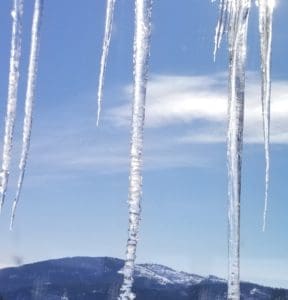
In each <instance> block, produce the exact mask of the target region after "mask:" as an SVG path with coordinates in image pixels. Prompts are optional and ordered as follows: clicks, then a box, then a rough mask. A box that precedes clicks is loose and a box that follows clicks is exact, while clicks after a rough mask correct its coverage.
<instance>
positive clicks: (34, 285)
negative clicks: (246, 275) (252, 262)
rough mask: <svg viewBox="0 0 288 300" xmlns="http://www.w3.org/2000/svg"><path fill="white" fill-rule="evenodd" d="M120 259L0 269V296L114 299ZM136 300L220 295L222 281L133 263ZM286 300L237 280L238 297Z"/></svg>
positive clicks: (202, 299)
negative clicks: (239, 293)
mask: <svg viewBox="0 0 288 300" xmlns="http://www.w3.org/2000/svg"><path fill="white" fill-rule="evenodd" d="M123 265H124V261H123V260H121V259H119V258H113V257H105V256H104V257H87V256H76V257H65V258H59V259H51V260H44V261H40V262H34V263H29V264H24V265H21V266H18V267H9V268H4V269H1V270H0V299H1V296H2V299H3V300H12V299H13V300H15V299H19V300H20V299H21V300H56V299H60V300H61V299H69V300H80V299H81V300H92V299H97V300H104V299H107V300H114V299H117V296H118V294H119V288H120V286H121V283H122V275H121V274H120V273H121V269H122V267H123ZM134 291H135V292H136V294H137V300H148V299H149V300H154V299H155V300H156V299H157V300H162V299H163V300H164V299H165V300H198V299H199V300H210V299H211V300H215V299H218V300H222V299H223V300H224V299H226V298H227V283H226V280H224V279H222V278H218V277H216V276H213V275H209V276H206V277H205V276H200V275H197V274H190V273H187V272H182V271H176V270H174V269H172V268H170V267H167V266H164V265H161V264H147V263H144V264H138V265H136V267H135V284H134ZM242 299H243V300H268V299H271V300H273V299H275V300H276V299H277V300H288V290H285V289H277V288H271V287H266V286H261V285H259V284H254V283H250V282H242V283H241V300H242Z"/></svg>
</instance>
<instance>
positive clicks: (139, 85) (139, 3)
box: [119, 0, 152, 300]
mask: <svg viewBox="0 0 288 300" xmlns="http://www.w3.org/2000/svg"><path fill="white" fill-rule="evenodd" d="M151 11H152V0H136V1H135V35H134V92H133V97H134V99H133V109H132V110H133V111H132V133H131V135H132V136H131V150H130V151H131V152H130V155H131V157H130V159H131V160H130V183H129V201H128V204H129V229H128V241H127V248H126V261H125V265H124V268H123V271H122V272H123V275H124V281H123V284H122V287H121V291H120V296H119V299H120V300H132V299H135V295H134V293H133V292H132V285H133V273H134V265H135V259H136V248H137V242H138V232H139V221H140V212H141V197H142V175H141V173H142V149H143V129H144V119H145V98H146V84H147V73H148V60H149V47H150V31H151Z"/></svg>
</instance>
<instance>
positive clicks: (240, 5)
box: [0, 0, 275, 300]
mask: <svg viewBox="0 0 288 300" xmlns="http://www.w3.org/2000/svg"><path fill="white" fill-rule="evenodd" d="M251 1H252V0H219V2H220V3H219V7H220V9H219V10H220V12H219V20H218V24H217V27H216V34H215V50H214V58H215V56H216V53H217V50H218V49H219V47H220V44H221V40H222V38H223V35H224V34H226V33H227V36H228V55H229V75H228V87H229V91H228V133H227V160H228V179H229V183H228V197H229V207H228V216H229V218H228V219H229V229H228V231H229V239H228V245H229V251H228V252H229V253H228V256H229V257H228V266H229V270H228V299H229V300H230V299H231V300H232V299H233V300H239V299H240V196H241V162H242V161H241V157H242V145H243V126H244V122H243V121H244V100H245V99H244V98H245V63H246V52H247V30H248V19H249V12H250V7H251V4H252V3H251ZM23 2H24V0H13V8H12V12H11V16H12V38H11V53H10V70H9V83H8V97H7V112H6V119H5V132H4V142H3V157H2V169H1V173H0V183H1V184H0V209H2V207H3V204H4V201H5V195H6V190H7V185H8V178H9V170H10V162H11V150H12V142H13V130H14V123H15V118H16V107H17V90H18V79H19V62H20V56H21V33H22V15H23ZM43 2H44V0H35V5H34V13H33V21H32V32H31V49H30V59H29V66H28V79H27V88H26V97H25V116H24V123H23V137H22V150H21V158H20V163H19V177H18V185H17V190H16V195H15V199H14V201H13V206H12V214H11V223H10V228H11V229H12V228H13V222H14V217H15V210H16V207H17V204H18V201H19V196H20V192H21V188H22V184H23V179H24V174H25V168H26V163H27V157H28V153H29V147H30V137H31V129H32V113H33V103H34V98H35V97H34V95H35V87H36V75H37V65H38V53H39V33H40V26H41V18H42V11H43ZM115 2H116V0H107V7H106V18H105V32H104V41H103V50H102V56H101V61H100V75H99V83H98V93H97V101H98V113H97V125H98V124H99V117H100V111H101V103H102V97H103V87H104V77H105V69H106V64H107V57H108V52H109V45H110V40H111V33H112V24H113V13H114V7H115ZM256 5H257V6H258V9H259V32H260V56H261V78H262V85H261V86H262V88H261V101H262V117H263V131H264V145H265V161H266V172H265V173H266V174H265V205H264V215H263V230H265V224H266V213H267V200H268V187H269V164H270V159H269V136H270V98H271V80H270V69H271V40H272V16H273V9H274V6H275V2H274V0H258V1H256ZM151 12H152V0H135V33H134V91H133V106H132V122H131V127H132V133H131V149H130V176H129V199H128V204H129V228H128V240H127V248H126V260H125V264H124V267H123V269H122V270H121V273H122V274H123V277H124V280H123V284H122V287H121V290H120V296H119V299H121V300H124V299H128V300H132V299H135V297H136V296H135V294H134V293H133V292H132V285H133V273H134V266H135V259H136V249H137V241H138V232H139V220H140V213H141V196H142V175H141V173H142V150H143V130H144V120H145V99H146V86H147V75H148V63H149V48H150V35H151Z"/></svg>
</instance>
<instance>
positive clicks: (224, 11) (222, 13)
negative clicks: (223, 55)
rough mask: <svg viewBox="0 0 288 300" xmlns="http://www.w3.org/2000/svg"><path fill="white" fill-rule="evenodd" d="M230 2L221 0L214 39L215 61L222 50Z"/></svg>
mask: <svg viewBox="0 0 288 300" xmlns="http://www.w3.org/2000/svg"><path fill="white" fill-rule="evenodd" d="M229 3H230V2H229V0H220V4H219V19H218V23H217V26H216V30H215V38H214V52H213V56H214V61H215V60H216V54H217V51H218V49H219V48H220V45H221V41H222V38H223V35H224V31H225V28H226V26H227V17H228V15H229V11H228V10H229Z"/></svg>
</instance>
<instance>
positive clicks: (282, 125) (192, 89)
mask: <svg viewBox="0 0 288 300" xmlns="http://www.w3.org/2000/svg"><path fill="white" fill-rule="evenodd" d="M226 77H227V76H226V75H225V74H216V75H211V76H210V75H207V76H169V75H154V76H152V77H151V78H150V81H149V85H148V92H147V109H146V127H148V128H161V127H167V126H173V125H179V124H180V125H181V124H182V125H185V126H186V127H185V128H184V129H183V131H186V134H183V135H182V136H181V137H179V142H185V143H188V142H193V143H218V142H225V139H226V137H225V136H226V135H225V130H226V126H227V78H226ZM247 77H248V78H247V87H246V89H247V94H246V104H245V141H246V142H248V143H260V142H262V140H263V134H262V121H261V100H260V90H261V88H260V82H259V80H257V78H256V75H255V74H253V73H248V76H247ZM125 93H126V94H127V97H124V98H125V99H129V98H130V96H129V94H131V87H126V88H125ZM287 99H288V82H286V81H279V80H274V81H273V83H272V105H271V141H272V142H274V143H287V142H288V133H287V132H288V130H287V129H288V118H287V115H288V101H287ZM106 119H108V120H109V121H111V122H113V124H115V125H118V126H127V125H128V124H129V119H130V106H129V103H123V104H122V105H120V106H118V107H114V108H111V109H110V111H109V112H108V114H107V115H106ZM187 132H188V133H187Z"/></svg>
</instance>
